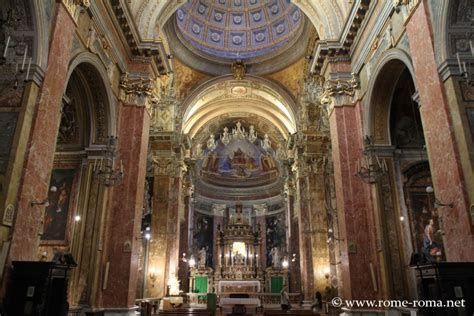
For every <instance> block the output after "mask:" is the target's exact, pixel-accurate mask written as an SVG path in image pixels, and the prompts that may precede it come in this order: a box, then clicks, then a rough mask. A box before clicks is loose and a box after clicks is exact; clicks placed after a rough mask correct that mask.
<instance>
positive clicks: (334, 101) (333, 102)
mask: <svg viewBox="0 0 474 316" xmlns="http://www.w3.org/2000/svg"><path fill="white" fill-rule="evenodd" d="M359 87H360V81H359V76H357V75H356V74H354V73H353V74H351V77H350V78H347V79H337V80H326V83H325V84H324V91H323V93H322V95H321V104H325V105H329V106H331V107H334V106H342V105H346V104H351V103H352V101H351V98H352V97H353V96H354V95H355V90H356V89H359Z"/></svg>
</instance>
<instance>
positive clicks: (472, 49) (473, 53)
mask: <svg viewBox="0 0 474 316" xmlns="http://www.w3.org/2000/svg"><path fill="white" fill-rule="evenodd" d="M469 46H470V47H471V53H472V55H473V56H474V41H473V40H470V41H469Z"/></svg>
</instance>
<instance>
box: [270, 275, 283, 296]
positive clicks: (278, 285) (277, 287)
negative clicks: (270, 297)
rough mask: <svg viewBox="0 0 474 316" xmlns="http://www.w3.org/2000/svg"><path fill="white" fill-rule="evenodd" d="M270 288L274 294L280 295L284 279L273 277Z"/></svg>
mask: <svg viewBox="0 0 474 316" xmlns="http://www.w3.org/2000/svg"><path fill="white" fill-rule="evenodd" d="M270 288H271V292H272V293H280V292H281V289H282V288H283V277H281V276H272V278H271V279H270Z"/></svg>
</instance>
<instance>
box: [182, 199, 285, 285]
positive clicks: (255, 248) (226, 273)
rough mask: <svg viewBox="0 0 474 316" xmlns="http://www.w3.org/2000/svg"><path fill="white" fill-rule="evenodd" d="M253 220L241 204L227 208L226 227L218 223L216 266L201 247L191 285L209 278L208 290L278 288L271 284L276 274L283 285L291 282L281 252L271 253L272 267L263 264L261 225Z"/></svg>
mask: <svg viewBox="0 0 474 316" xmlns="http://www.w3.org/2000/svg"><path fill="white" fill-rule="evenodd" d="M251 222H252V221H251V217H250V216H246V215H244V214H243V212H242V204H240V203H237V204H236V206H235V213H230V211H229V208H228V207H227V208H226V225H225V227H224V228H223V229H221V227H219V226H218V227H217V234H216V236H215V238H216V247H217V258H216V260H215V264H214V268H212V267H209V266H208V265H207V264H206V256H205V249H201V250H200V251H199V254H198V256H197V257H198V259H199V260H198V265H197V267H192V268H191V270H190V288H191V289H193V290H194V291H199V290H200V289H202V288H203V287H202V282H203V280H206V281H207V284H206V285H207V286H206V287H207V289H208V292H215V293H219V294H229V293H262V292H270V291H271V289H274V288H275V287H274V286H273V285H272V281H274V280H275V278H278V279H279V283H280V285H281V286H283V285H284V284H288V269H287V268H288V262H287V259H284V260H282V257H281V255H280V253H279V252H277V251H275V252H274V253H273V254H272V265H271V266H270V267H268V268H265V266H264V264H262V260H261V259H262V258H260V257H259V254H262V253H264V251H262V237H261V236H262V232H261V228H260V226H259V225H256V226H257V227H253V226H252V225H251ZM272 279H273V280H272ZM199 283H201V284H199Z"/></svg>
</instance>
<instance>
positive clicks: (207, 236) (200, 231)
mask: <svg viewBox="0 0 474 316" xmlns="http://www.w3.org/2000/svg"><path fill="white" fill-rule="evenodd" d="M213 229H214V219H213V217H212V216H207V215H204V214H201V213H195V215H194V234H193V253H195V254H197V253H199V251H200V250H202V249H203V248H204V250H205V251H206V255H207V257H206V262H207V264H208V265H209V266H212V265H213V262H212V254H213V251H214V250H213V249H214V234H213Z"/></svg>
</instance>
